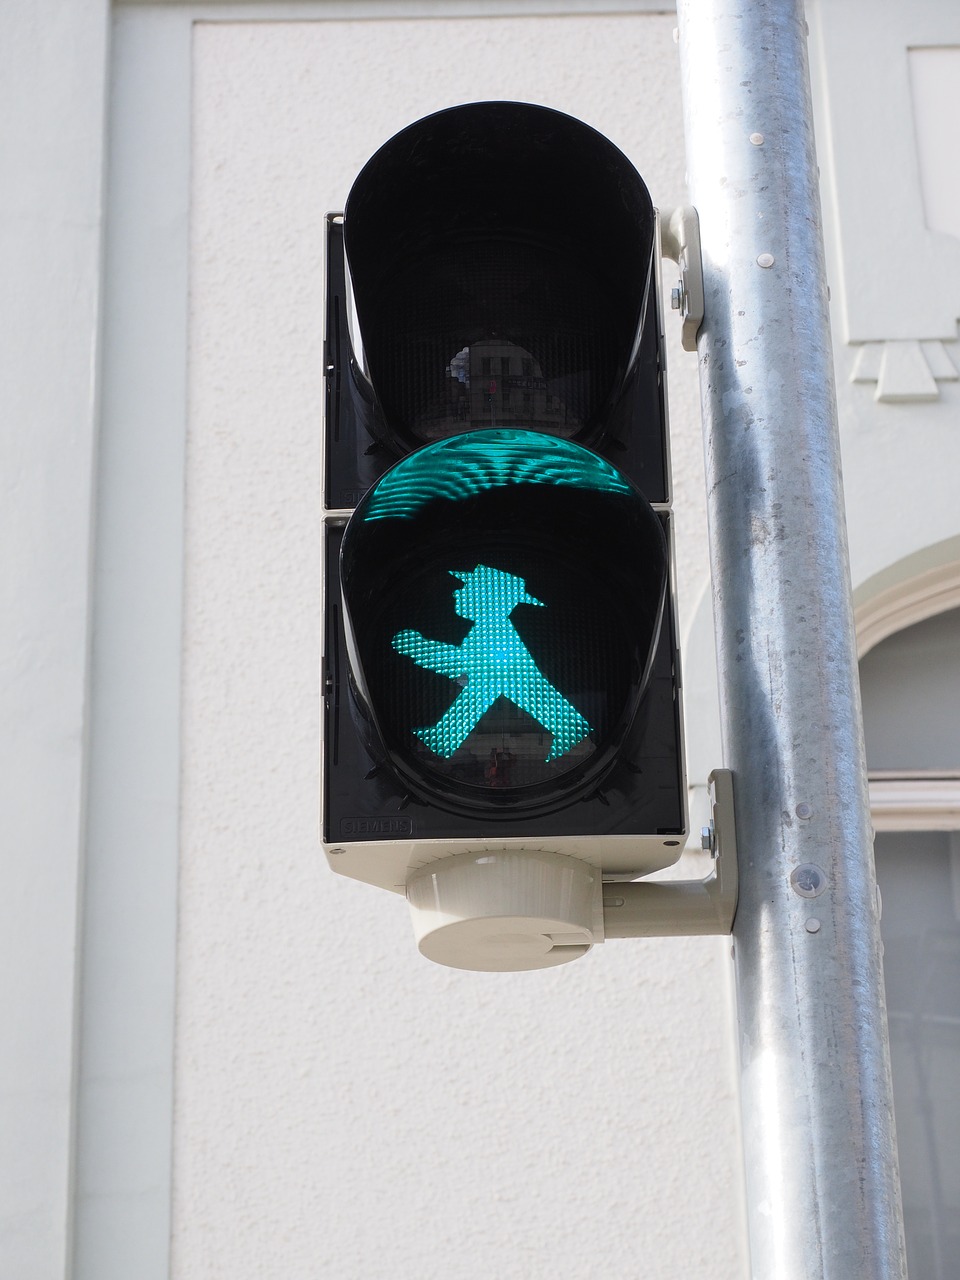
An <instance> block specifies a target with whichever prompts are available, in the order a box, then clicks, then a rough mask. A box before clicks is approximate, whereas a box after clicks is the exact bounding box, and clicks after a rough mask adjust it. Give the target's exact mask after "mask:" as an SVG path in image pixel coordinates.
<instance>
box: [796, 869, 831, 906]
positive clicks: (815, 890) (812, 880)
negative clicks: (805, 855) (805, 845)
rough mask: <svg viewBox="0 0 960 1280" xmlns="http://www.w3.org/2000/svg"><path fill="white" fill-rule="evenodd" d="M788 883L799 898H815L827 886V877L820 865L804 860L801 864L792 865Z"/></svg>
mask: <svg viewBox="0 0 960 1280" xmlns="http://www.w3.org/2000/svg"><path fill="white" fill-rule="evenodd" d="M790 883H791V885H792V886H793V891H794V893H799V895H800V897H801V898H816V897H819V895H820V894H821V893H823V891H824V889H825V888H826V887H827V877H826V873H825V872H824V871H822V870H821V869H820V867H817V866H815V865H814V864H813V863H812V862H805V863H803V865H802V866H799V867H794V869H793V871H792V872H791V873H790Z"/></svg>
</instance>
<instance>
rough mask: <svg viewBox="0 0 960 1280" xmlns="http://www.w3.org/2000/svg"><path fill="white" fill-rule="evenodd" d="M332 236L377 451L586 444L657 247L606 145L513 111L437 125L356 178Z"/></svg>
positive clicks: (636, 179) (640, 201)
mask: <svg viewBox="0 0 960 1280" xmlns="http://www.w3.org/2000/svg"><path fill="white" fill-rule="evenodd" d="M598 208H602V209H604V211H605V213H604V218H603V222H602V225H601V224H600V223H599V222H598V219H597V215H596V210H597V209H598ZM344 234H345V244H346V250H347V257H348V260H349V263H350V269H351V274H352V280H353V289H354V295H355V299H356V308H357V318H358V320H359V324H360V330H361V333H362V336H363V343H364V352H365V358H366V364H367V369H368V373H369V376H370V380H371V382H372V384H373V386H375V387H376V392H377V397H378V400H379V404H380V408H381V410H382V413H383V418H384V421H385V422H386V423H388V424H389V433H390V436H391V439H386V440H385V441H384V443H386V444H387V445H388V447H389V446H390V445H391V442H392V440H393V438H394V437H395V438H396V440H399V441H401V442H402V443H403V444H404V446H405V447H408V448H409V447H416V446H417V445H418V444H423V443H426V442H429V441H432V440H437V439H441V438H443V437H445V436H449V435H451V434H455V433H458V432H462V431H467V430H480V429H484V428H487V427H493V428H496V427H510V428H516V427H519V428H529V429H535V430H538V431H544V432H549V433H551V434H554V435H557V436H560V437H563V438H566V439H576V440H578V441H580V442H582V443H587V444H592V443H595V439H594V437H595V436H596V435H597V434H598V432H599V431H600V428H601V426H602V424H603V421H604V417H605V414H606V413H607V412H608V411H609V410H610V408H611V406H612V405H613V404H614V403H615V401H616V399H617V397H618V395H619V394H620V392H621V390H622V387H623V383H624V379H625V377H626V375H627V372H628V369H629V367H630V362H631V360H632V358H633V356H634V354H635V350H636V344H637V339H638V334H639V332H640V328H641V326H642V324H643V318H644V305H645V299H646V297H647V282H648V278H649V272H650V262H651V247H652V244H653V236H654V211H653V205H652V202H651V200H650V195H649V193H648V191H647V189H646V187H645V185H644V183H643V180H642V179H641V178H640V175H639V174H638V173H637V171H636V170H635V169H634V167H633V166H632V165H631V164H630V162H629V161H628V160H627V158H626V157H625V156H624V155H623V154H622V152H620V151H619V150H618V149H617V148H616V147H615V146H614V145H613V144H612V143H611V142H609V141H608V140H607V139H606V138H604V137H602V136H601V135H600V134H598V133H597V132H596V131H595V130H593V129H591V128H590V127H589V126H588V125H585V124H583V123H582V122H581V121H579V120H574V119H572V118H571V117H570V116H566V115H563V114H562V113H560V112H557V111H551V110H548V109H547V108H545V107H536V106H531V105H529V104H525V103H516V102H484V103H472V104H469V105H466V106H462V107H456V108H452V109H450V110H448V111H441V112H438V113H436V114H435V115H432V116H428V117H427V118H426V119H424V120H420V121H418V122H417V123H416V124H414V125H411V126H410V127H409V128H407V129H404V130H403V131H402V132H401V133H399V134H397V135H396V136H395V137H394V138H392V139H391V140H390V141H389V142H388V143H386V144H385V145H384V146H383V147H381V149H380V150H379V151H378V152H377V153H376V155H374V156H373V157H372V159H371V160H370V161H369V162H368V163H367V165H366V166H365V167H364V169H363V170H362V171H361V173H360V174H359V176H358V177H357V179H356V181H355V183H354V185H353V187H352V189H351V191H350V196H349V199H348V201H347V205H346V210H345V215H344Z"/></svg>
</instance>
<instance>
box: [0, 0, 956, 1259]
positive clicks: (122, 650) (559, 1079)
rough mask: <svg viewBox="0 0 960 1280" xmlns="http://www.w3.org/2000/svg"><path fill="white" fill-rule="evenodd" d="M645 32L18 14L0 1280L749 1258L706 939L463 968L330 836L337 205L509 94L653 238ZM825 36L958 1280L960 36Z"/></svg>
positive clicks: (501, 380)
mask: <svg viewBox="0 0 960 1280" xmlns="http://www.w3.org/2000/svg"><path fill="white" fill-rule="evenodd" d="M669 8H670V6H669V5H668V4H666V3H659V4H658V3H652V2H650V3H648V2H645V0H596V2H595V3H591V2H590V0H488V2H487V3H479V2H477V3H472V2H471V0H273V2H271V0H245V2H241V0H222V2H218V0H207V2H206V3H199V2H198V3H180V2H164V0H157V2H151V0H142V2H141V0H129V2H126V3H119V2H118V3H114V4H113V5H111V4H110V3H108V0H69V2H67V0H36V2H35V3H32V4H31V3H27V2H26V0H21V3H18V4H14V5H11V6H10V7H9V11H8V12H7V13H5V14H4V16H3V18H2V19H0V23H2V25H3V27H4V29H5V33H4V36H3V39H2V40H0V48H2V50H3V53H2V54H0V56H4V57H5V59H6V65H5V74H4V75H3V76H2V77H0V81H2V83H3V84H4V86H5V91H6V92H7V93H8V94H9V95H10V100H9V102H8V104H7V109H6V111H5V113H4V116H5V120H6V122H7V123H6V125H5V130H4V131H5V134H6V138H5V151H6V156H7V159H6V165H7V169H8V181H7V182H6V183H4V184H3V187H4V189H3V194H2V195H0V201H2V204H3V208H4V213H5V218H4V241H3V245H4V255H5V262H6V267H5V276H6V278H7V280H8V282H9V284H8V288H7V290H6V296H5V298H4V301H3V305H2V307H0V314H2V317H3V321H2V323H3V333H4V348H5V352H6V360H7V373H6V375H5V378H4V398H5V414H4V417H5V419H6V426H5V431H4V446H5V447H4V451H3V456H2V460H0V468H2V479H3V486H4V495H5V502H4V504H3V506H2V515H0V518H2V520H3V543H4V546H5V548H8V549H9V551H10V552H11V553H12V554H10V555H8V556H5V557H4V558H5V560H6V561H7V562H8V563H9V565H10V570H9V571H8V573H7V575H5V579H4V587H3V591H4V597H3V605H4V607H3V608H2V610H0V664H2V665H0V672H2V685H3V688H4V699H5V701H4V727H3V732H2V734H0V751H2V753H3V760H2V771H0V772H2V776H3V778H4V783H5V787H4V791H5V806H4V808H5V814H6V815H8V816H5V822H4V827H5V831H6V834H7V840H8V843H7V847H6V849H5V858H4V867H5V876H6V882H7V887H8V894H7V895H6V900H5V903H4V908H3V911H4V919H3V926H2V929H0V937H2V938H3V943H4V959H5V963H4V964H3V967H2V971H0V996H2V1004H0V1008H2V1009H3V1012H4V1015H5V1016H4V1026H5V1027H6V1028H7V1029H8V1033H7V1038H6V1039H7V1050H6V1052H5V1053H4V1054H3V1065H2V1068H0V1072H2V1079H3V1089H2V1092H0V1099H2V1103H0V1105H2V1108H3V1112H2V1116H0V1134H2V1144H3V1156H2V1159H0V1222H2V1227H3V1229H2V1230H0V1274H3V1275H8V1274H9V1275H10V1276H16V1277H17V1278H18V1280H50V1278H51V1277H59V1276H64V1277H69V1278H70V1280H130V1278H131V1277H137V1280H161V1278H162V1280H166V1278H167V1277H171V1278H172V1280H200V1278H201V1277H202V1278H203V1280H214V1278H216V1277H220V1276H223V1277H230V1280H246V1278H247V1277H251V1278H252V1277H255V1276H256V1277H260V1276H265V1277H273V1276H278V1277H279V1276H283V1277H284V1280H308V1278H309V1280H316V1278H317V1277H324V1278H325V1277H336V1278H337V1280H374V1278H375V1277H383V1278H384V1280H387V1278H389V1280H414V1278H416V1280H424V1278H426V1277H438V1278H442V1280H448V1278H449V1277H457V1278H458V1280H459V1278H460V1277H462V1278H463V1280H474V1277H476V1278H477V1280H479V1278H480V1277H488V1276H498V1277H505V1278H506V1277H517V1278H518V1280H538V1278H539V1277H546V1276H548V1275H553V1274H556V1273H562V1274H564V1275H567V1276H571V1277H582V1278H583V1280H587V1277H593V1276H596V1275H606V1276H617V1277H621V1276H622V1277H625V1278H626V1277H633V1276H636V1275H640V1274H642V1275H644V1276H645V1277H650V1278H651V1280H653V1278H656V1277H664V1278H666V1277H668V1276H669V1277H673V1276H676V1275H681V1274H682V1275H690V1276H698V1277H699V1276H703V1277H705V1278H709V1280H744V1277H747V1276H749V1275H750V1274H751V1273H750V1266H749V1258H748V1250H747V1241H746V1228H745V1218H744V1210H743V1193H742V1189H741V1188H742V1181H743V1171H742V1157H741V1152H740V1142H739V1122H740V1118H739V1114H738V1089H737V1061H736V1015H735V1002H734V998H733V992H732V980H731V966H730V948H729V942H728V941H726V940H724V939H714V938H702V939H685V940H684V939H664V940H656V939H649V940H640V941H630V942H627V941H621V942H616V941H611V942H608V943H606V944H604V945H603V946H602V947H597V948H595V949H594V950H593V952H592V953H591V954H590V955H589V956H587V957H586V958H585V959H583V960H581V961H578V963H577V964H574V965H567V966H561V967H560V968H558V969H555V970H547V971H543V972H535V973H530V974H502V975H493V974H474V973H462V972H458V971H454V970H444V969H441V968H438V967H435V966H431V965H430V964H428V963H427V962H426V961H424V960H423V959H421V957H420V956H419V955H418V954H417V952H416V949H415V947H414V945H413V942H412V938H411V936H410V930H409V922H408V918H407V912H406V909H405V907H404V905H403V903H402V901H401V899H400V898H399V897H395V896H393V895H389V894H386V893H380V892H377V891H375V890H373V889H371V888H369V887H367V886H364V885H360V884H356V883H353V882H349V881H346V880H343V879H341V878H340V877H334V876H333V875H332V874H330V872H329V871H328V869H327V867H326V864H325V861H324V859H323V857H322V855H321V853H320V851H319V848H318V846H317V840H316V806H317V800H316V796H317V740H318V715H317V708H318V702H319V688H318V678H317V666H318V664H317V656H318V653H319V648H320V607H319V600H320V586H321V584H320V566H321V557H320V531H319V509H320V503H319V493H320V486H319V468H320V457H321V416H320V415H321V407H322V403H323V394H322V390H323V369H322V360H321V354H322V347H321V344H322V337H323V332H322V329H323V288H322V242H323V215H324V213H325V212H326V211H327V210H328V209H333V208H341V207H342V205H343V201H344V199H345V196H346V193H347V191H348V189H349V187H350V184H351V181H352V178H353V176H354V175H355V174H356V172H357V171H358V169H359V168H360V166H361V165H362V164H363V163H364V162H365V160H366V159H367V158H368V157H369V156H370V155H371V154H372V152H373V151H374V150H376V148H377V147H378V146H380V144H381V143H382V142H383V141H385V140H386V139H387V138H388V137H389V136H391V135H392V134H393V133H395V132H396V131H397V130H398V129H399V128H401V127H402V126H403V125H405V124H407V123H409V122H410V121H412V120H414V119H416V118H418V117H419V116H421V115H424V114H426V113H428V112H430V111H432V110H436V109H439V108H441V107H444V106H447V105H451V104H454V103H458V102H465V101H472V100H479V99H485V98H512V99H520V100H525V101H532V102H540V103H543V104H545V105H547V106H552V107H557V108H559V109H562V110H565V111H568V112H570V113H571V114H573V115H576V116H579V117H581V118H582V119H584V120H586V121H587V122H588V123H590V124H592V125H594V126H595V127H596V128H598V129H599V130H600V131H601V132H603V133H605V134H606V135H607V136H608V137H610V138H611V139H612V140H613V141H614V142H615V143H616V144H617V145H618V146H620V147H621V148H622V149H623V150H624V151H625V152H626V154H627V155H628V156H630V158H631V159H632V160H633V161H634V163H635V164H636V166H637V168H638V169H639V170H640V172H641V173H642V174H643V176H644V178H645V180H646V182H647V184H648V186H649V188H650V190H651V193H652V195H653V198H654V201H655V203H656V204H657V205H658V207H659V208H661V209H667V208H670V207H672V206H675V205H678V204H682V203H684V201H685V187H684V157H683V127H682V119H681V102H680V92H679V68H678V60H677V51H676V47H675V43H674V38H673V31H674V27H675V26H676V17H675V14H673V13H671V12H669ZM807 8H808V18H809V24H810V57H811V69H812V76H813V86H814V100H815V111H816V115H817V135H818V150H819V159H820V166H821V181H822V196H823V213H824V228H825V238H826V245H827V255H828V264H829V268H828V269H829V275H830V285H831V290H832V307H833V315H832V323H833V336H834V350H835V361H836V375H837V390H838V402H839V412H840V427H841V439H842V448H843V458H844V481H845V492H846V501H847V516H848V527H849V542H850V555H851V570H852V578H853V590H854V602H855V607H856V615H857V622H858V636H859V641H860V650H861V655H862V669H861V670H862V692H863V700H864V713H865V727H866V739H867V753H868V763H869V767H870V770H871V804H872V807H873V813H874V826H875V828H876V830H877V832H878V838H877V869H878V879H879V884H880V887H881V891H882V894H883V900H884V915H883V930H884V940H885V965H886V980H887V989H888V1003H889V1007H890V1023H891V1043H892V1054H893V1068H894V1076H895V1090H896V1107H897V1121H898V1129H899V1142H900V1151H901V1164H902V1170H903V1178H904V1201H905V1213H906V1220H907V1234H908V1251H909V1258H910V1267H911V1273H910V1274H911V1277H912V1280H928V1278H929V1280H943V1277H946V1276H949V1275H952V1274H953V1271H952V1270H951V1268H952V1267H955V1264H954V1263H953V1261H952V1260H953V1259H954V1258H955V1257H956V1256H957V1246H958V1241H957V1236H958V1234H960V1227H958V1226H957V1223H958V1222H960V1167H958V1161H957V1155H956V1153H957V1151H958V1150H960V1142H958V1141H957V1140H956V1130H957V1128H958V1126H960V1108H958V1107H957V1104H956V1100H955V1089H954V1088H953V1081H954V1080H955V1078H956V1069H957V1065H958V1054H960V1009H958V1007H957V994H956V993H957V991H958V989H960V984H958V981H957V979H958V977H960V959H958V957H960V923H958V920H960V836H958V832H960V741H958V732H957V728H956V726H957V723H958V717H957V714H956V711H957V710H958V702H960V670H958V656H957V655H958V640H960V503H958V502H957V500H956V480H955V477H956V476H957V475H958V474H960V344H958V340H957V321H958V316H960V213H958V210H960V177H958V170H957V166H956V164H955V162H954V157H955V154H956V146H957V140H956V121H957V119H960V88H958V86H960V11H958V10H957V8H956V5H955V3H954V2H953V0H918V2H917V3H915V4H913V5H903V4H900V3H897V0H810V3H809V4H808V6H807ZM481 179H482V180H484V181H495V180H496V174H490V175H481ZM558 181H562V175H561V176H559V177H558ZM672 272H673V268H672V266H671V264H669V263H668V264H665V267H664V276H663V279H664V283H665V286H666V287H667V289H669V287H670V285H671V283H672V282H673V277H672ZM672 319H673V317H671V316H670V315H669V313H668V314H667V316H666V327H667V342H668V360H669V365H668V380H669V402H670V417H671V450H672V465H673V477H674V510H675V512H676V548H677V566H676V568H677V585H678V595H679V610H680V627H681V634H682V640H683V644H682V656H683V664H684V694H685V711H686V720H687V724H686V741H687V770H688V778H689V782H690V786H691V792H690V801H691V815H692V821H691V825H692V827H693V829H694V830H697V829H698V826H699V822H700V820H701V815H702V814H703V812H704V804H705V790H704V784H705V780H706V777H707V774H708V773H709V771H710V770H711V769H712V768H714V767H716V766H717V765H719V764H721V763H722V761H723V753H722V744H721V741H720V733H719V727H718V717H717V710H716V706H717V698H716V667H715V662H714V658H713V628H712V611H711V603H710V598H709V581H708V574H707V569H706V565H707V562H708V557H707V530H706V517H705V501H704V481H703V463H702V442H701V437H700V418H699V406H698V389H697V362H696V357H695V356H692V355H689V354H687V353H685V352H683V351H682V350H681V348H680V342H679V333H678V332H676V331H675V327H674V325H673V324H672V323H671V320H672ZM527 359H529V360H530V365H529V367H527V366H526V365H525V363H524V360H525V357H524V356H523V354H522V353H517V352H515V351H514V352H507V351H505V350H499V349H496V348H494V347H493V346H490V347H489V349H487V348H484V349H481V348H480V347H479V346H477V347H476V349H465V350H464V351H462V352H460V353H458V354H457V355H456V356H455V357H454V358H453V359H452V360H451V363H450V373H449V395H448V396H447V398H446V401H445V402H444V404H442V405H439V404H438V406H437V421H438V430H440V429H442V428H443V427H445V425H446V424H447V423H448V422H453V421H456V422H457V423H460V422H463V423H465V424H466V425H471V424H473V423H475V422H479V421H486V419H487V416H488V415H490V414H493V415H494V416H495V417H496V416H497V415H501V414H510V415H511V416H512V417H515V418H516V417H518V416H519V418H520V420H522V419H523V415H524V414H525V413H529V414H530V415H531V417H532V418H536V419H537V420H539V421H544V420H545V419H546V418H548V417H549V415H550V413H551V412H552V411H553V408H554V407H553V406H551V404H550V403H549V396H548V393H547V390H546V388H545V386H544V385H543V379H542V375H541V371H540V370H539V369H538V368H537V367H536V366H535V362H533V360H532V357H529V356H528V357H527ZM505 360H507V361H509V362H510V363H509V364H507V365H505V364H504V361H505ZM565 429H568V428H565V424H563V423H562V422H560V421H559V420H558V421H557V423H556V430H557V431H558V433H560V434H562V433H563V432H564V430H565ZM683 871H684V874H689V875H702V874H703V873H704V866H703V855H701V854H700V853H699V852H698V851H697V850H696V849H692V848H691V849H690V850H689V851H688V852H687V853H685V855H684V859H683Z"/></svg>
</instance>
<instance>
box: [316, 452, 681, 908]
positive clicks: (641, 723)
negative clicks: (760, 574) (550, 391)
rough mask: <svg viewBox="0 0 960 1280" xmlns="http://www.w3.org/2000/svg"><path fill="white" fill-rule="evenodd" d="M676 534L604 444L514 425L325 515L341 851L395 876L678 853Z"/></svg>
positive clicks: (410, 467) (408, 464)
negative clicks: (490, 858)
mask: <svg viewBox="0 0 960 1280" xmlns="http://www.w3.org/2000/svg"><path fill="white" fill-rule="evenodd" d="M669 538H670V524H669V514H668V513H667V512H664V511H655V510H654V509H653V508H652V507H651V505H650V504H649V503H648V502H647V500H646V499H645V497H644V496H643V494H642V493H641V492H640V491H639V489H637V488H636V487H635V486H634V485H633V484H632V482H631V481H630V480H629V479H627V477H626V476H624V474H623V473H622V472H620V471H619V470H618V469H617V468H616V467H614V466H613V465H611V463H609V462H608V461H606V460H605V459H603V458H601V457H600V456H599V455H598V454H595V453H593V452H592V451H590V450H588V449H586V448H583V447H582V446H580V445H577V444H574V443H573V442H571V441H569V440H564V439H561V438H558V437H553V436H548V435H546V434H544V433H539V432H529V431H523V430H508V429H489V430H485V431H475V432H467V433H464V434H462V435H459V436H452V437H448V438H446V439H443V440H440V441H438V442H436V443H434V444H431V445H427V446H426V447H424V448H422V449H420V450H418V451H417V452H415V453H412V454H410V455H408V456H407V457H406V458H404V459H403V460H402V461H401V462H399V463H397V465H396V466H394V467H393V468H392V469H391V470H390V471H388V472H386V473H385V474H384V476H383V477H382V478H381V479H380V480H379V482H378V483H377V484H376V485H374V486H373V488H371V489H370V490H369V491H368V493H367V494H366V496H365V497H364V499H363V500H362V501H361V503H360V504H359V506H358V507H357V509H356V511H355V512H354V514H353V516H352V517H351V519H350V521H349V523H348V524H346V527H344V522H342V521H338V520H337V519H336V518H334V519H333V520H331V521H330V523H329V527H328V529H327V550H326V556H327V559H326V575H327V577H326V580H327V593H328V605H327V609H326V626H327V634H326V639H325V673H324V688H325V699H324V734H323V743H324V770H323V833H322V835H323V841H324V844H325V846H326V848H327V851H328V854H329V856H330V859H331V865H332V866H334V868H335V869H336V870H337V871H340V872H342V873H344V874H346V875H351V876H355V877H356V878H358V879H361V880H366V881H369V882H371V883H374V884H379V885H382V886H384V887H387V888H392V889H395V890H397V891H398V892H403V891H404V888H405V886H406V883H407V878H408V875H409V874H410V873H411V872H412V871H413V870H415V869H417V868H418V867H419V866H421V865H423V864H424V863H425V862H427V861H430V860H432V859H433V858H435V857H437V856H438V855H442V854H450V855H453V854H457V853H462V852H465V851H467V850H470V851H474V852H476V851H482V850H483V849H485V848H486V847H488V846H492V847H496V848H497V849H504V848H511V847H515V848H521V847H522V848H526V849H530V848H535V849H544V850H547V851H549V852H553V853H558V854H564V855H568V856H574V857H577V858H580V859H582V860H584V861H586V862H588V863H589V864H590V865H591V866H594V867H595V868H596V869H597V870H598V871H602V872H603V873H604V874H616V875H621V876H623V875H642V874H645V873H646V872H649V871H653V870H657V869H659V868H661V867H664V866H669V865H670V864H671V863H673V862H674V861H676V859H677V857H678V856H679V854H680V850H681V847H682V844H683V838H684V835H685V803H684V800H685V784H684V779H683V764H682V749H681V743H680V707H679V698H678V684H679V681H678V678H677V673H678V665H677V656H676V641H675V630H674V615H673V605H672V598H671V593H670V591H669ZM338 581H339V584H340V592H339V593H338V592H337V588H336V584H337V582H338ZM338 595H339V598H338Z"/></svg>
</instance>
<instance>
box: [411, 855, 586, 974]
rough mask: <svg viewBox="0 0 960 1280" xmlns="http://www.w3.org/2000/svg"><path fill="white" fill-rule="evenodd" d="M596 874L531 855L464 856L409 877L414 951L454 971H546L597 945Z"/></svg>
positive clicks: (570, 861) (566, 860) (571, 861)
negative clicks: (414, 940) (415, 943)
mask: <svg viewBox="0 0 960 1280" xmlns="http://www.w3.org/2000/svg"><path fill="white" fill-rule="evenodd" d="M602 893H603V891H602V887H601V877H600V872H599V871H598V870H596V868H594V867H591V866H590V865H589V864H588V863H586V862H582V861H580V860H579V859H578V858H570V857H566V856H565V855H564V854H560V853H548V852H538V851H533V850H502V851H500V852H494V853H463V854H458V855H456V856H454V857H452V858H443V859H441V860H440V861H439V862H433V863H431V864H430V865H429V866H426V867H424V868H422V869H421V870H420V871H416V872H414V874H413V875H412V876H411V877H410V879H409V881H408V882H407V901H408V902H409V904H410V911H411V914H412V916H413V930H414V934H415V936H416V940H417V946H418V947H419V948H420V952H421V954H422V955H424V956H425V957H426V958H427V959H428V960H434V961H436V963H437V964H445V965H449V966H451V967H452V968H454V969H474V970H480V971H483V972H487V973H502V972H508V971H517V970H524V969H546V968H550V967H551V966H552V965H557V964H564V963H565V962H566V961H567V960H576V959H577V958H578V957H579V956H582V955H584V954H585V953H586V952H587V951H589V950H590V948H591V947H592V946H593V944H594V943H595V942H601V941H602V940H603V897H602Z"/></svg>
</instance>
